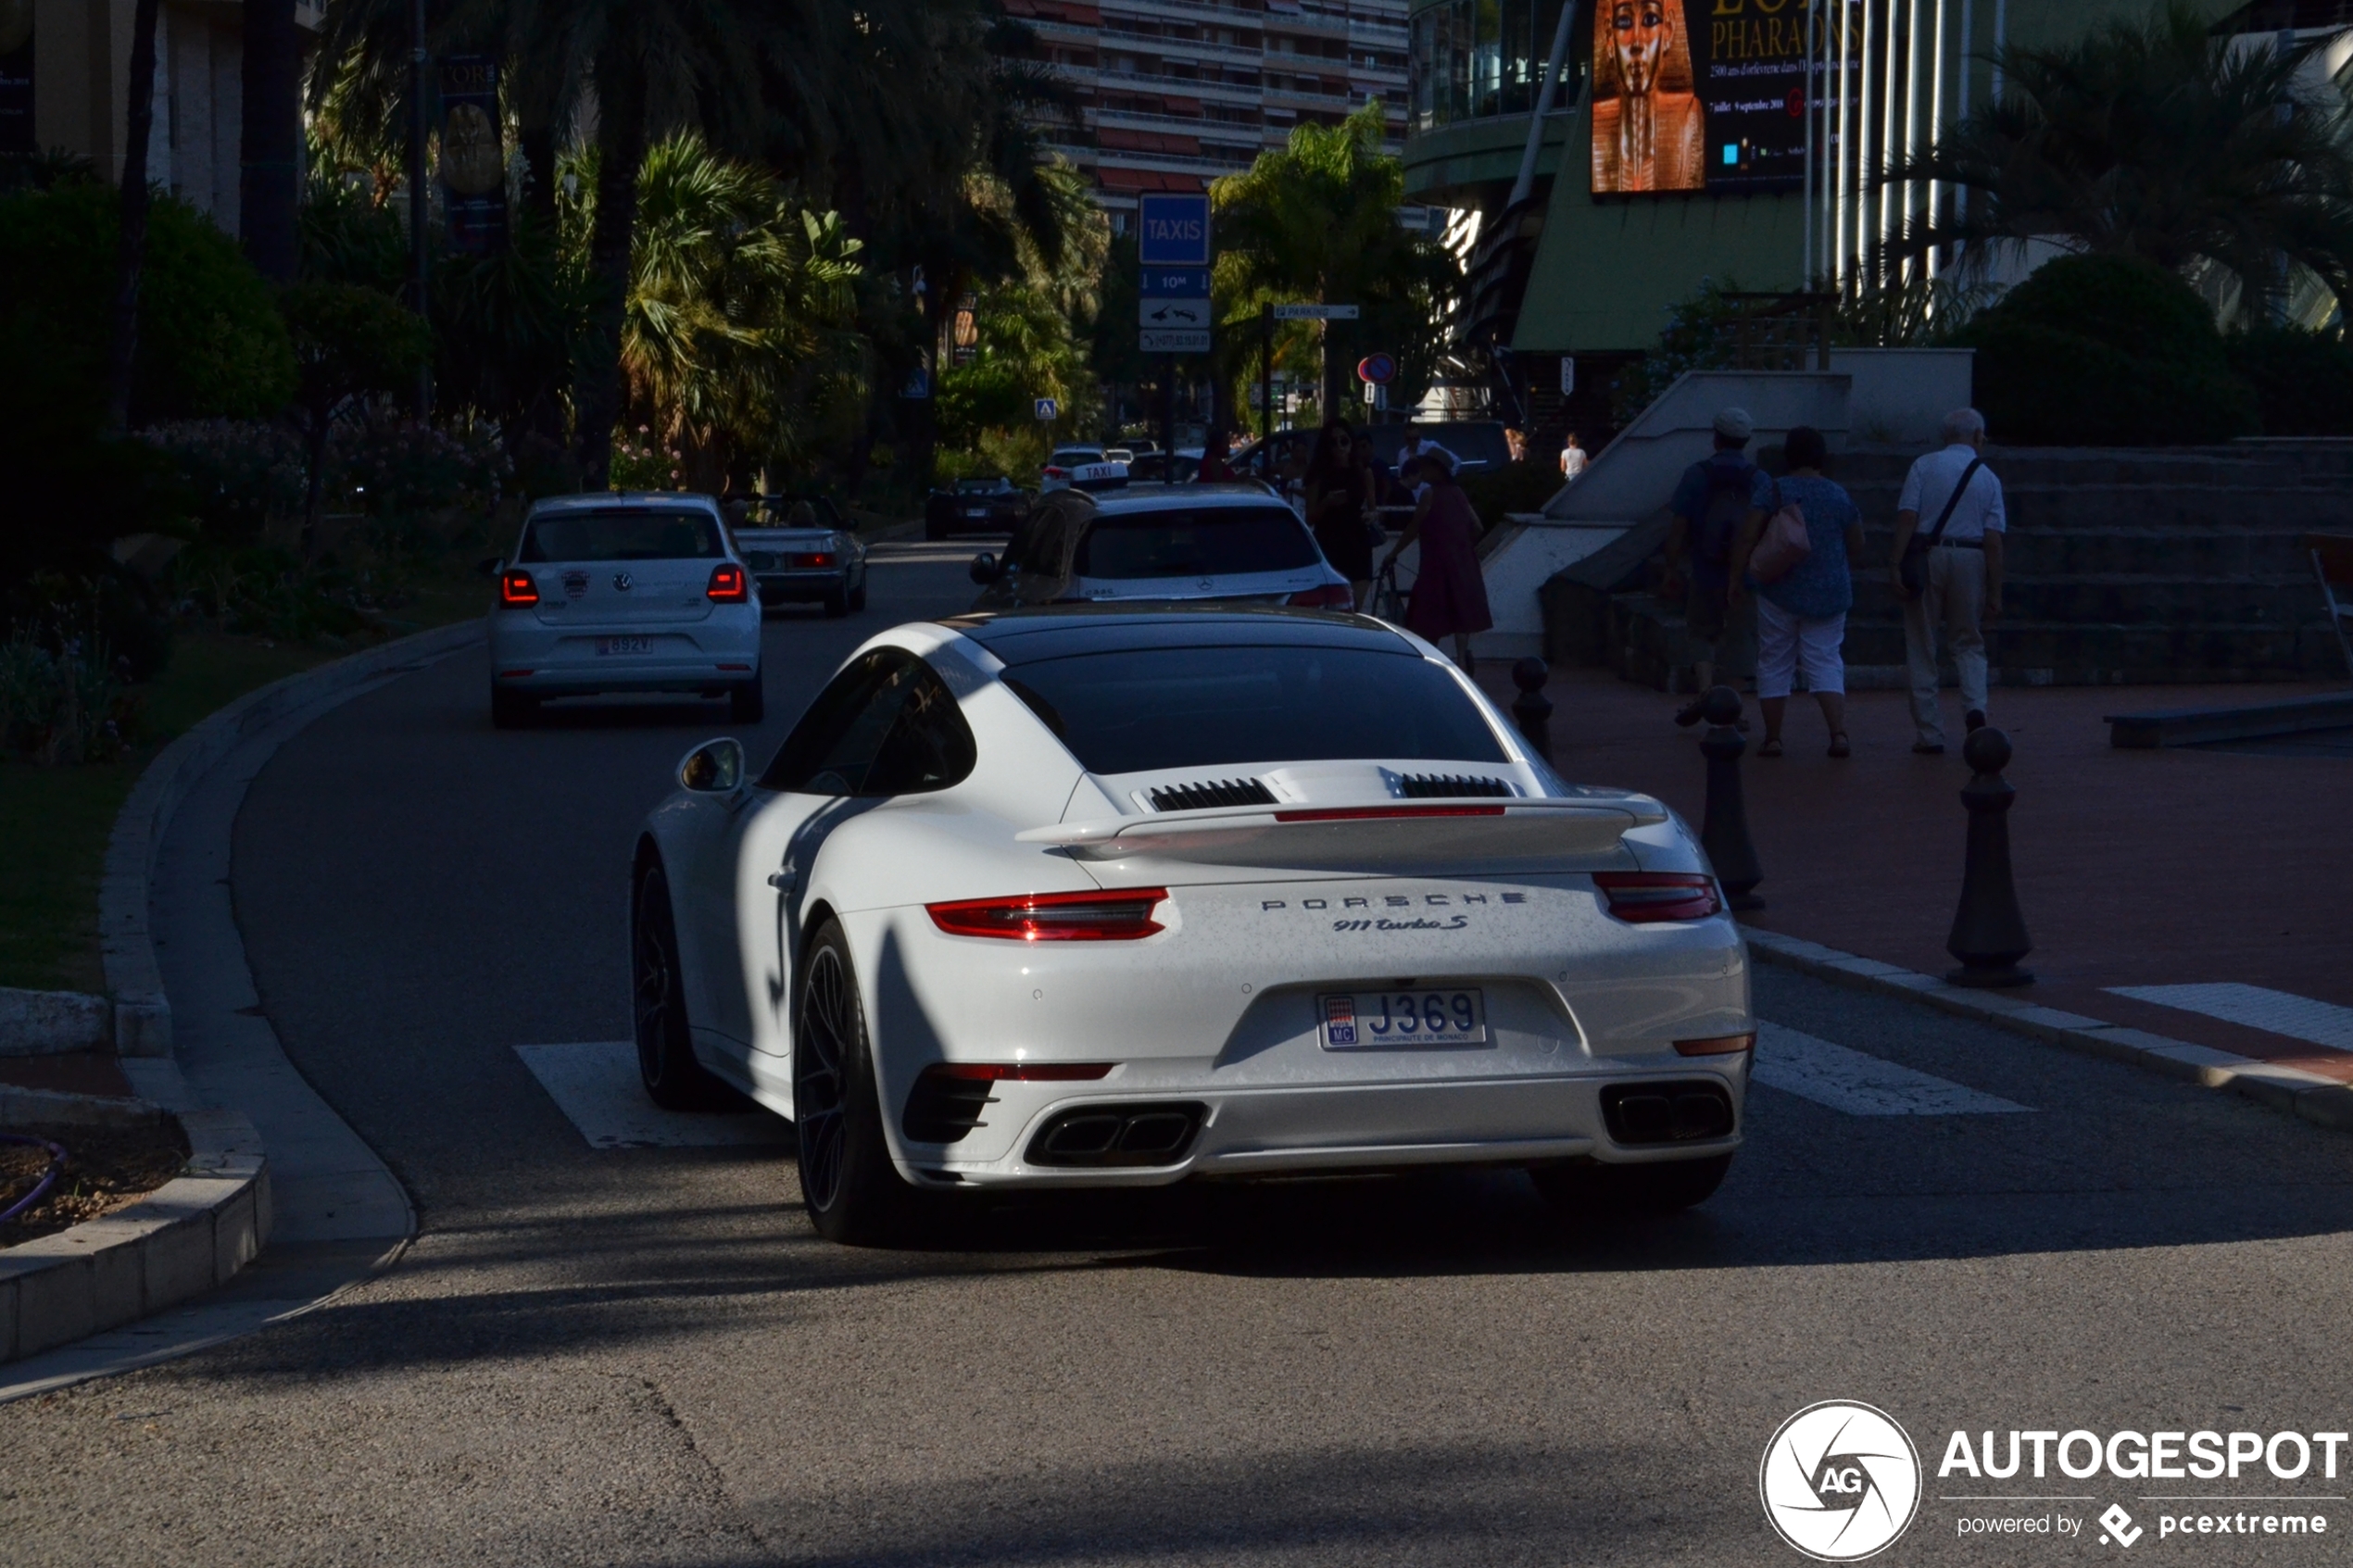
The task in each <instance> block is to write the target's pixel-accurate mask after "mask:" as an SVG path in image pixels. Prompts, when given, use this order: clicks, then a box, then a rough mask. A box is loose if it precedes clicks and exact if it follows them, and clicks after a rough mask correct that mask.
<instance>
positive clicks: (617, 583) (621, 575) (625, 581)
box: [612, 571, 633, 594]
mask: <svg viewBox="0 0 2353 1568" xmlns="http://www.w3.org/2000/svg"><path fill="white" fill-rule="evenodd" d="M612 585H613V586H614V587H616V588H618V589H620V590H621V591H622V592H623V593H624V594H625V593H627V592H629V590H630V588H631V586H632V585H633V579H632V578H631V577H630V575H629V573H627V572H625V571H616V572H614V573H613V574H612Z"/></svg>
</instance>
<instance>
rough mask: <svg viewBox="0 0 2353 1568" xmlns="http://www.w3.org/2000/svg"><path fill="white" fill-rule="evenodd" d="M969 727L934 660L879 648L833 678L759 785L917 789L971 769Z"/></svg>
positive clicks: (862, 791)
mask: <svg viewBox="0 0 2353 1568" xmlns="http://www.w3.org/2000/svg"><path fill="white" fill-rule="evenodd" d="M974 760H975V746H974V743H973V734H972V730H971V728H970V726H968V725H967V724H965V722H964V716H963V712H962V711H961V710H960V709H958V708H957V706H956V697H955V694H954V693H952V692H950V690H949V689H948V687H947V686H946V684H943V683H942V682H941V680H940V679H939V677H938V676H937V675H936V674H934V673H933V672H932V669H931V667H930V666H929V665H927V664H925V662H924V661H923V660H922V659H917V658H916V657H915V656H914V655H913V654H911V653H909V652H907V651H906V650H905V649H903V648H876V649H875V651H874V652H872V653H870V654H868V655H866V656H865V657H864V658H863V659H859V660H858V661H857V662H856V663H855V664H852V665H851V666H850V667H849V669H847V670H845V671H842V672H841V673H840V674H839V675H837V676H835V677H834V680H833V684H830V685H828V686H827V687H826V688H825V689H824V691H823V692H822V693H820V694H819V695H818V697H817V700H816V701H815V702H813V703H812V704H810V707H809V711H808V713H807V714H805V715H804V716H803V717H802V719H801V721H800V722H799V723H798V724H796V725H794V726H793V732H792V734H791V735H789V736H788V737H786V741H785V744H784V747H783V749H781V750H779V751H778V752H777V753H776V759H775V760H774V762H771V763H770V764H769V765H768V771H767V772H766V773H765V774H764V775H762V776H761V781H760V782H761V785H762V787H764V788H768V789H779V790H790V791H793V792H796V793H799V794H803V795H865V796H875V795H912V794H916V793H920V792H922V791H925V790H935V789H946V788H948V787H949V786H950V785H951V784H958V783H960V782H962V781H963V779H964V777H965V776H966V775H968V774H969V773H971V771H972V770H973V763H974Z"/></svg>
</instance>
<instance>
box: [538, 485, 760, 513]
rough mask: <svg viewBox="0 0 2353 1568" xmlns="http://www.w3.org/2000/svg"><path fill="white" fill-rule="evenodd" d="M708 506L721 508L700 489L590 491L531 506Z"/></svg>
mask: <svg viewBox="0 0 2353 1568" xmlns="http://www.w3.org/2000/svg"><path fill="white" fill-rule="evenodd" d="M681 504H684V505H686V506H690V507H707V508H710V509H711V510H712V511H714V512H715V511H717V510H718V509H719V503H718V502H717V501H715V500H713V499H712V498H711V497H710V496H709V495H703V494H702V493H701V492H700V491H697V490H589V491H584V492H583V493H582V494H580V495H543V496H541V497H540V498H539V499H538V500H536V501H534V502H532V503H531V509H532V510H533V511H535V512H568V511H578V510H581V509H583V508H597V509H598V510H601V511H611V510H613V509H614V508H640V509H651V508H655V507H663V508H670V507H676V506H679V505H681Z"/></svg>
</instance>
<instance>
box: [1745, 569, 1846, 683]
mask: <svg viewBox="0 0 2353 1568" xmlns="http://www.w3.org/2000/svg"><path fill="white" fill-rule="evenodd" d="M1845 642H1846V615H1845V612H1844V611H1843V610H1842V611H1841V612H1839V613H1838V614H1836V615H1832V616H1825V617H1822V618H1819V619H1817V618H1815V617H1812V616H1805V615H1793V614H1791V613H1790V612H1789V611H1788V610H1785V609H1783V608H1781V607H1780V606H1779V605H1777V604H1775V603H1774V602H1773V601H1772V600H1770V599H1768V598H1767V597H1766V596H1764V595H1762V594H1759V595H1758V596H1756V695H1757V696H1759V697H1777V696H1789V694H1790V686H1791V684H1792V682H1793V678H1794V677H1795V675H1796V674H1797V672H1798V671H1799V670H1801V669H1803V670H1804V671H1805V672H1806V690H1807V691H1809V692H1815V693H1821V692H1843V691H1845V690H1846V661H1845V660H1844V659H1842V658H1841V657H1840V655H1839V649H1840V648H1841V647H1842V646H1843V645H1844V643H1845Z"/></svg>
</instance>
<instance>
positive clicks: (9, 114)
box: [0, 0, 40, 153]
mask: <svg viewBox="0 0 2353 1568" xmlns="http://www.w3.org/2000/svg"><path fill="white" fill-rule="evenodd" d="M39 150H40V144H39V141H38V139H37V138H36V137H35V136H34V135H33V132H32V0H0V153H30V152H37V151H39Z"/></svg>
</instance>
